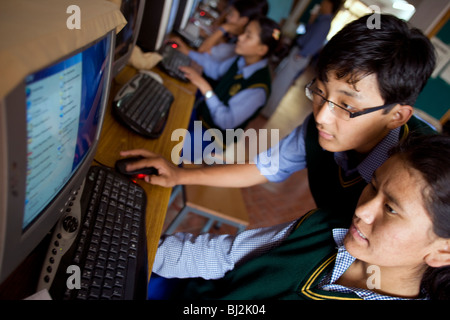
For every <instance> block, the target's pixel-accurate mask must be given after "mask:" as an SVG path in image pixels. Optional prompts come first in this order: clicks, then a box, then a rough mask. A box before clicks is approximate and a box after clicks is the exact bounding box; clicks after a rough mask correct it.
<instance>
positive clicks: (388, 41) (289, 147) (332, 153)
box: [121, 15, 435, 210]
mask: <svg viewBox="0 0 450 320" xmlns="http://www.w3.org/2000/svg"><path fill="white" fill-rule="evenodd" d="M369 17H370V16H365V17H362V18H360V19H358V20H355V21H354V22H352V23H350V24H348V25H347V26H346V27H344V28H343V29H342V30H341V31H340V32H339V33H338V34H336V35H335V36H334V37H333V38H332V39H331V40H330V41H329V42H328V44H327V45H326V46H325V47H324V49H323V51H322V52H321V55H320V57H319V61H318V65H317V74H316V78H315V79H314V80H313V81H312V82H311V83H310V84H309V85H308V86H307V87H306V94H307V96H308V97H309V98H310V99H311V100H312V101H313V113H312V114H311V115H310V116H309V117H308V118H307V119H306V120H305V122H304V123H303V124H302V125H301V126H299V127H298V128H296V129H295V130H294V131H293V132H292V133H291V134H289V135H288V136H287V137H286V138H284V139H283V140H282V141H281V142H280V143H279V145H278V146H276V147H274V148H272V149H270V150H268V151H267V152H263V153H261V154H259V155H258V156H257V159H256V161H255V162H256V163H255V164H252V163H248V164H245V165H242V164H233V165H216V166H210V167H201V168H198V169H183V168H179V167H176V166H175V165H173V164H171V163H169V162H168V161H167V160H165V159H163V158H161V157H160V156H159V155H156V154H154V153H152V152H150V151H147V150H130V151H124V152H122V153H121V155H122V156H137V155H139V156H143V157H145V158H144V159H143V160H140V161H138V162H136V163H134V164H131V165H129V166H128V170H134V169H138V168H142V167H150V166H151V167H155V168H156V169H158V173H159V174H158V175H156V176H148V177H146V181H147V182H149V183H152V184H157V185H161V186H166V187H171V186H174V185H178V184H180V185H188V184H200V185H201V184H202V185H210V186H220V187H247V186H252V185H256V184H260V183H265V182H267V181H272V182H281V181H283V180H285V179H286V178H288V177H289V176H290V175H291V174H292V173H294V172H295V171H299V170H301V169H304V168H308V176H309V177H308V178H309V185H310V188H311V192H312V194H313V197H314V200H315V202H316V205H317V206H318V207H322V208H327V207H330V206H331V207H333V208H337V207H339V208H342V209H349V210H354V208H355V206H356V203H357V199H358V197H359V195H360V194H361V191H362V189H363V188H364V186H366V185H367V183H369V182H370V180H371V178H372V174H373V172H374V171H375V170H376V169H377V168H378V167H379V166H381V164H383V162H384V161H385V160H386V159H387V158H388V155H387V152H388V150H389V149H390V148H391V147H392V146H394V145H396V144H397V143H398V142H399V141H400V140H401V139H403V138H404V137H406V136H407V135H409V134H412V133H416V134H425V133H432V129H431V128H429V127H428V126H427V125H425V124H424V123H422V122H421V121H419V120H417V119H416V118H415V117H413V116H412V115H413V107H412V106H413V105H414V103H415V100H416V99H417V96H418V95H419V93H420V91H421V90H422V89H423V87H424V86H425V84H426V82H427V79H428V78H429V76H430V75H431V73H432V71H433V69H434V66H435V55H434V49H433V46H432V44H431V43H430V41H429V40H428V39H427V38H426V37H425V36H424V35H423V34H422V33H421V32H420V31H419V30H416V29H410V28H409V27H408V26H407V24H406V23H405V22H403V21H401V20H399V19H397V18H395V17H393V16H390V15H381V17H380V18H381V29H369V28H368V27H367V20H368V18H369ZM275 154H277V156H274V155H275ZM273 159H278V161H279V163H277V164H275V165H274V164H273V163H271V161H272V162H273ZM267 163H270V167H269V166H268V165H265V164H267Z"/></svg>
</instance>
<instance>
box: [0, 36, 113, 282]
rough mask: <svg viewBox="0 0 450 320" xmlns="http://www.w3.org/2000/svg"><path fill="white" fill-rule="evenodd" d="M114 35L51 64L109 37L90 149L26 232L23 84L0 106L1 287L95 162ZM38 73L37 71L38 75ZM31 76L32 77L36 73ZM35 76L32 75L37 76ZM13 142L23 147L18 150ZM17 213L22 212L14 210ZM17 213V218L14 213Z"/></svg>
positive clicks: (110, 69) (47, 230) (40, 237)
mask: <svg viewBox="0 0 450 320" xmlns="http://www.w3.org/2000/svg"><path fill="white" fill-rule="evenodd" d="M115 36H116V31H115V29H112V30H110V31H108V32H107V33H105V34H104V35H103V36H102V37H99V38H98V39H96V40H94V41H91V42H90V43H88V44H87V45H85V46H83V47H81V48H79V49H77V50H74V51H73V52H71V53H70V54H67V55H65V56H63V57H61V58H60V59H58V60H55V61H53V62H52V63H50V64H48V65H47V66H46V67H44V68H41V70H42V69H45V68H48V67H49V66H51V65H54V64H56V63H59V62H61V61H64V60H65V59H67V58H69V57H71V56H74V55H76V54H78V53H80V52H83V51H84V50H86V49H87V48H89V47H91V46H93V45H95V44H96V43H98V42H100V41H102V40H103V39H104V38H107V37H109V38H110V39H109V41H110V47H109V52H108V53H107V63H106V65H105V76H104V81H105V83H104V84H103V85H104V86H105V87H104V93H105V94H104V96H103V97H102V102H101V106H100V113H99V125H98V128H97V132H96V134H95V139H94V141H93V142H92V146H91V148H90V150H89V151H88V153H87V154H86V156H85V158H84V160H83V161H82V162H81V163H80V165H79V166H78V168H77V169H76V170H75V171H74V173H73V174H72V176H71V177H70V179H69V180H68V182H67V183H66V185H65V186H64V187H63V188H62V189H61V190H60V191H59V192H58V194H57V195H56V196H55V197H54V198H53V200H52V201H51V203H50V204H49V205H47V207H46V208H45V209H44V210H43V213H41V214H40V215H39V217H38V218H37V220H35V221H33V222H32V223H31V224H30V226H29V227H27V228H26V229H23V225H22V224H23V218H24V216H23V213H24V211H23V209H24V203H25V186H26V174H24V173H23V172H26V168H27V157H26V153H27V147H26V145H27V144H26V141H27V128H26V121H25V119H26V103H25V78H26V77H25V78H24V79H23V81H21V83H20V84H19V85H17V86H16V87H15V88H14V89H13V90H12V91H11V92H10V93H9V94H8V95H7V96H6V97H5V98H4V99H3V100H2V101H0V116H1V118H2V121H1V127H2V128H3V129H2V132H0V135H1V136H2V138H0V141H1V150H2V152H1V154H2V156H1V157H0V179H1V183H2V185H0V189H3V190H5V191H6V192H2V195H1V198H0V200H1V203H2V205H1V207H0V225H1V227H0V228H1V229H0V232H1V233H0V283H2V282H3V281H4V280H5V279H6V278H7V277H8V276H9V275H10V274H11V273H12V272H13V271H14V269H15V268H16V267H17V266H18V265H20V263H22V261H23V260H24V259H25V258H26V257H27V256H28V255H29V254H30V253H31V252H32V250H33V249H34V248H35V247H36V246H38V245H39V243H40V242H41V241H42V239H43V238H44V237H45V235H46V234H48V233H49V232H50V231H51V229H52V228H53V227H54V225H55V224H56V222H57V221H58V219H59V218H60V217H61V216H62V214H64V212H62V211H61V210H62V208H64V207H65V204H66V202H67V201H69V199H70V198H71V197H72V196H73V194H74V193H75V192H76V191H77V190H78V189H79V187H80V185H81V184H82V182H83V180H84V178H85V176H86V174H87V172H88V170H89V168H90V166H91V164H92V161H93V160H94V156H95V153H96V151H97V147H98V143H99V140H100V135H101V129H102V125H103V120H104V116H105V112H106V109H107V105H108V101H109V93H110V88H111V80H112V63H113V59H114V49H115ZM36 71H39V70H36ZM36 71H35V72H36ZM35 72H30V74H31V73H35ZM11 141H24V143H23V144H22V145H19V144H15V143H11ZM18 208H20V209H18ZM18 211H19V212H18Z"/></svg>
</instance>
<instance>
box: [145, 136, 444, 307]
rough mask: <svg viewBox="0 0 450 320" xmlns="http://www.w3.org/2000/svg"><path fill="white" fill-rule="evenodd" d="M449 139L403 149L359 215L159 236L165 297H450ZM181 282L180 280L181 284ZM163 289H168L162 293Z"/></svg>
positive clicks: (426, 139) (320, 213)
mask: <svg viewBox="0 0 450 320" xmlns="http://www.w3.org/2000/svg"><path fill="white" fill-rule="evenodd" d="M449 181H450V137H448V136H444V135H431V136H421V137H419V138H416V139H407V140H406V141H404V142H403V143H401V144H400V145H399V146H398V147H397V148H396V149H395V150H394V153H393V154H392V155H391V157H390V158H389V159H388V160H387V161H386V162H385V163H384V164H383V165H382V166H381V167H380V168H379V169H377V171H376V173H375V174H374V176H373V179H372V181H371V182H370V184H369V185H367V186H366V188H365V189H364V191H363V193H362V194H361V196H360V198H359V202H358V205H357V208H356V210H355V211H344V212H333V211H332V210H331V211H327V210H322V209H318V210H313V211H311V212H309V213H308V214H306V215H305V216H303V217H302V218H300V219H299V220H297V221H294V222H291V223H286V224H282V225H278V226H274V227H268V228H262V229H254V230H246V231H243V232H242V233H240V234H238V235H235V236H234V235H213V234H201V235H198V236H194V235H192V234H188V233H177V234H174V235H170V236H163V237H162V238H161V240H160V243H159V247H158V251H157V254H156V257H155V263H154V265H153V272H154V273H156V274H158V275H160V276H163V277H165V278H170V279H169V280H167V281H166V282H165V283H166V284H168V285H171V286H170V287H169V286H166V287H165V288H166V289H167V291H166V292H164V290H162V291H158V292H153V291H151V289H152V286H151V284H152V280H151V281H150V287H149V296H150V298H152V296H153V294H155V293H156V294H159V298H164V299H169V298H173V299H187V300H196V299H227V300H246V299H252V300H254V299H259V300H260V299H289V300H413V299H418V300H423V299H433V300H448V299H450V292H449V287H450V207H449V206H450V184H449ZM180 279H182V280H180ZM159 289H160V290H161V289H164V287H163V288H161V287H160V288H159Z"/></svg>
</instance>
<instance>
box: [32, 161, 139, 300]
mask: <svg viewBox="0 0 450 320" xmlns="http://www.w3.org/2000/svg"><path fill="white" fill-rule="evenodd" d="M146 202H147V200H146V194H145V191H144V190H143V189H142V188H141V187H140V186H139V185H137V184H135V183H134V182H132V181H131V180H129V179H128V178H126V177H124V176H122V175H120V174H118V173H116V172H113V171H112V170H110V169H106V168H103V167H98V166H93V167H91V168H90V170H89V173H88V175H87V177H86V180H85V183H84V188H83V192H82V195H81V203H80V208H81V215H80V216H81V218H80V221H76V220H77V219H76V216H77V214H76V213H74V212H71V213H70V214H66V215H65V217H63V218H62V219H61V221H60V223H59V224H57V226H56V227H55V232H54V235H53V239H52V243H51V246H50V248H49V253H48V255H47V257H46V261H45V263H44V266H43V271H42V274H41V277H42V279H43V280H44V281H43V283H45V282H46V280H48V279H51V287H50V290H49V292H50V295H51V296H52V298H53V299H56V300H58V299H67V300H72V299H75V300H86V299H100V300H101V299H105V300H114V299H118V300H136V299H146V297H147V296H146V295H147V267H148V266H147V247H146V234H145V211H146V210H145V209H146ZM59 227H61V228H60V229H58V228H59ZM70 232H74V233H75V232H76V233H77V235H76V238H75V240H74V241H73V243H72V244H71V245H70V248H63V249H60V248H58V246H64V243H65V242H64V239H65V238H67V236H66V235H67V234H68V233H70ZM56 242H58V243H56ZM59 242H61V243H63V244H60V243H59ZM52 246H54V247H52ZM55 250H56V251H55ZM58 250H61V251H64V252H65V253H64V255H63V256H62V257H61V258H59V257H58ZM55 260H56V261H55ZM56 263H59V267H58V265H56ZM68 266H78V267H79V268H80V272H81V279H80V280H81V281H80V285H81V288H80V289H77V288H69V287H68V285H67V281H68V280H67V279H68V278H69V276H70V273H69V274H68V273H67V267H68ZM52 268H57V271H56V274H54V275H53V274H52V272H51V270H52Z"/></svg>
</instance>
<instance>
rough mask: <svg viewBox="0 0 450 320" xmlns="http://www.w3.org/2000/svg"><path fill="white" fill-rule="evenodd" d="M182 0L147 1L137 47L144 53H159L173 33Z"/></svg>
mask: <svg viewBox="0 0 450 320" xmlns="http://www.w3.org/2000/svg"><path fill="white" fill-rule="evenodd" d="M179 1H180V0H159V1H147V2H146V3H145V7H144V14H143V17H142V23H141V30H140V32H139V36H138V40H137V45H138V46H139V47H140V48H141V49H142V50H143V51H144V52H148V51H158V50H159V49H160V48H161V46H162V44H163V42H164V40H165V38H166V37H167V35H168V34H170V33H171V32H172V29H173V27H174V24H175V18H176V16H177V12H178V5H179Z"/></svg>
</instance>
